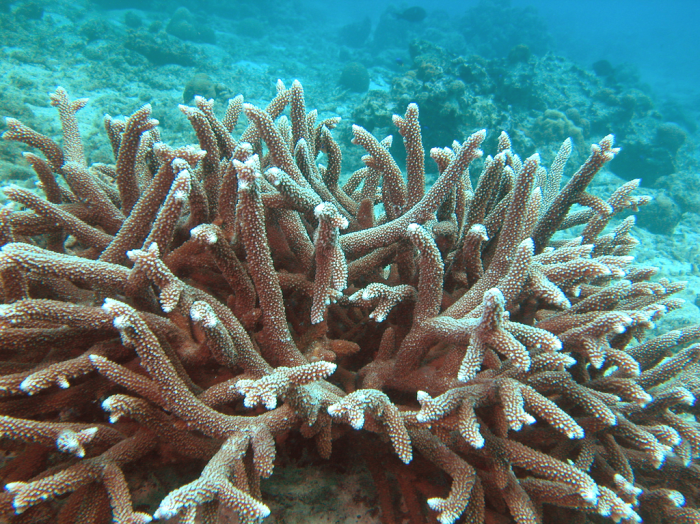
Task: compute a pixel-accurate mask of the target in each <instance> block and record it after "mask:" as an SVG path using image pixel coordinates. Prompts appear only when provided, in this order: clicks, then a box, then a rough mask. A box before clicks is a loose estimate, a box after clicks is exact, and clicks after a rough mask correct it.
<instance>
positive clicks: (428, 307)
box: [0, 81, 700, 524]
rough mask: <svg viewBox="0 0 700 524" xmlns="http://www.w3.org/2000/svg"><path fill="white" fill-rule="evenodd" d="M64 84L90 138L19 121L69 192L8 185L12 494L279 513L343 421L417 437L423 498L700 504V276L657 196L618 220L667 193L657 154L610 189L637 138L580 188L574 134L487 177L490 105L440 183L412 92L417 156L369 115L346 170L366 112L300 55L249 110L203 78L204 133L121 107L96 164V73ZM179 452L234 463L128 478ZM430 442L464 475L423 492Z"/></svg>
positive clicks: (531, 507)
mask: <svg viewBox="0 0 700 524" xmlns="http://www.w3.org/2000/svg"><path fill="white" fill-rule="evenodd" d="M52 102H53V104H54V105H55V106H57V107H58V110H59V116H60V118H61V123H62V126H63V147H60V146H59V145H58V144H57V143H56V142H54V141H53V140H52V139H51V138H49V137H46V136H44V135H41V134H40V133H39V132H37V131H34V130H32V129H30V128H28V127H26V126H25V125H23V124H22V123H21V122H19V121H17V120H13V119H8V121H7V123H8V130H7V131H6V132H5V135H4V138H5V139H8V140H15V141H19V142H23V143H24V144H26V145H28V146H31V147H33V148H36V149H38V150H39V151H40V152H41V153H43V158H42V157H41V156H39V155H35V154H33V153H27V154H26V156H25V157H26V158H27V160H28V161H29V162H30V164H31V165H32V167H33V168H34V170H35V171H36V174H37V177H38V178H39V180H40V187H41V189H42V190H43V192H44V194H45V198H40V197H38V196H37V195H36V194H35V193H33V192H30V191H27V190H23V189H20V188H16V187H9V188H6V189H5V193H6V195H7V197H8V198H9V199H10V200H12V201H14V202H16V203H17V204H20V205H21V206H22V208H21V209H20V208H19V207H17V208H11V207H6V208H4V209H2V211H0V234H1V236H0V242H1V243H2V248H1V250H0V278H1V280H2V302H3V305H2V306H0V352H1V353H2V355H1V356H2V367H1V369H2V375H1V376H0V432H1V435H2V442H3V444H4V447H6V448H7V449H8V450H10V451H11V453H12V459H11V460H9V461H8V462H7V463H6V465H5V466H4V467H3V468H2V469H0V477H1V478H2V479H3V482H4V484H5V491H4V492H3V493H2V494H1V495H0V514H1V515H2V517H3V518H4V519H6V520H8V521H9V522H18V523H19V522H61V523H67V522H86V523H87V522H104V521H107V520H109V519H110V518H113V520H114V521H115V522H117V523H120V524H126V523H129V524H132V523H143V522H148V521H150V520H151V519H168V518H173V517H176V516H178V518H179V519H180V521H181V522H190V523H193V522H195V519H196V521H197V522H217V519H218V514H219V511H220V509H221V508H222V507H228V508H231V509H233V510H234V511H235V512H236V513H237V514H238V518H239V520H240V522H244V523H254V522H259V521H261V520H263V519H264V518H265V517H267V516H268V515H269V514H270V509H269V508H268V507H267V506H266V504H265V500H263V498H262V496H261V489H260V486H261V479H263V478H267V477H269V476H270V475H272V474H273V470H274V467H275V457H276V454H277V452H278V451H279V448H280V447H284V446H285V441H286V439H285V438H284V437H285V436H286V435H288V434H290V433H299V434H300V435H302V436H303V437H304V438H308V439H314V441H315V446H316V448H317V450H318V454H319V455H320V456H321V457H324V458H326V459H329V460H333V459H334V457H333V443H334V441H338V439H344V440H346V441H350V442H351V443H353V444H354V447H353V448H352V449H353V450H354V451H356V452H357V455H358V458H357V460H358V461H361V460H363V458H362V457H364V460H367V457H370V455H371V454H372V453H374V454H376V453H384V452H386V454H388V455H395V456H397V457H398V458H399V459H400V463H398V462H397V464H398V465H395V466H391V467H392V468H405V471H406V472H407V473H406V476H404V475H398V474H397V475H396V480H397V485H398V489H399V490H400V492H401V495H402V496H403V499H404V502H405V507H406V508H407V510H406V511H407V512H408V515H403V516H402V518H404V517H405V518H408V519H409V520H410V522H412V523H418V522H428V521H432V520H434V519H435V518H437V520H438V521H439V522H441V523H443V524H446V523H453V522H457V521H459V522H473V523H479V522H493V521H495V519H497V518H499V516H500V518H509V519H511V520H512V521H515V522H518V523H558V522H570V521H571V522H587V521H588V519H589V518H590V519H594V520H595V521H596V522H597V521H598V520H597V519H598V518H600V517H594V516H595V515H598V516H602V517H607V518H610V519H612V520H614V521H616V522H619V521H621V522H639V521H640V520H641V519H642V518H643V519H644V521H645V522H650V523H657V522H676V521H677V522H700V512H699V511H698V509H697V508H698V501H699V500H700V498H699V497H700V493H699V492H698V486H699V485H700V469H699V468H698V463H697V458H698V456H699V455H700V425H699V424H698V422H697V416H698V407H697V405H696V403H695V399H696V397H697V396H698V394H700V378H699V371H700V345H692V342H693V341H694V340H695V339H697V338H699V337H700V327H698V326H689V327H687V328H684V329H682V330H677V331H672V332H669V333H665V334H663V335H661V336H658V337H652V336H650V335H649V334H648V333H647V332H648V331H649V330H650V329H651V328H652V327H653V324H654V322H655V321H656V320H657V319H659V318H660V317H661V316H663V315H664V314H665V313H666V312H668V311H671V310H673V309H676V308H678V307H679V306H680V303H681V301H679V300H677V299H675V298H674V297H673V296H672V295H673V294H674V293H676V292H677V291H679V290H681V289H682V288H683V284H682V283H672V282H668V281H666V280H664V279H659V280H656V281H655V280H652V278H653V277H654V275H655V273H656V272H657V270H656V268H652V267H643V266H638V265H635V264H634V260H633V257H632V256H631V255H630V253H631V252H632V251H633V249H634V247H635V245H636V241H635V239H634V238H633V237H632V236H631V234H630V231H631V228H632V226H633V224H634V220H633V219H632V218H626V219H624V220H622V221H617V222H616V225H615V226H614V227H612V229H610V231H609V232H607V233H605V232H604V230H605V228H606V227H607V226H608V224H609V223H610V220H611V219H612V217H613V216H614V215H616V214H617V213H620V212H622V211H624V210H626V209H628V208H633V209H634V208H636V207H637V206H638V205H641V204H644V203H645V202H646V199H645V198H644V197H635V196H633V195H632V191H633V190H634V189H635V188H636V187H637V186H638V181H634V182H632V183H628V184H625V185H624V186H622V187H621V188H620V189H619V190H618V191H616V192H615V193H613V194H612V195H611V196H610V197H609V199H608V200H607V201H604V200H602V199H601V198H598V197H596V196H593V195H591V194H589V193H587V192H586V187H587V186H588V184H589V183H590V181H591V180H592V178H593V177H594V176H595V174H596V173H597V172H598V171H599V170H600V169H601V168H602V167H603V165H604V164H605V163H606V162H608V161H610V160H611V159H612V158H613V157H614V155H615V154H616V153H617V151H618V150H617V149H616V148H615V147H613V138H612V136H607V137H605V138H603V140H601V142H600V143H599V144H596V145H593V146H592V148H591V154H590V156H589V158H588V159H587V160H586V162H585V163H584V164H583V165H582V166H581V167H580V168H579V169H578V170H577V171H576V172H575V173H574V174H573V175H572V176H571V178H570V179H569V180H568V182H567V183H566V184H565V185H564V186H563V187H560V186H561V179H562V174H563V172H564V169H565V165H566V162H567V159H568V157H569V155H570V152H571V142H570V140H566V141H565V142H564V144H563V145H562V148H561V149H560V151H559V153H558V154H557V156H556V158H555V160H554V162H553V164H552V166H551V167H550V169H549V170H547V169H546V168H545V167H544V166H543V165H542V163H541V161H540V159H539V157H538V156H537V155H533V156H532V157H530V158H527V159H525V160H522V159H521V158H520V157H518V156H517V154H516V153H515V152H514V151H512V149H511V145H510V140H509V138H508V136H507V135H506V134H505V133H502V134H501V135H500V137H499V140H498V150H497V151H496V152H495V155H494V156H488V157H486V158H485V160H484V162H483V168H482V170H481V173H480V175H479V177H478V183H477V185H476V187H472V183H471V180H470V171H469V166H470V164H471V163H472V162H473V161H474V160H475V159H477V158H479V157H480V156H481V155H482V152H481V150H480V145H481V143H482V141H483V140H484V138H485V136H486V133H485V131H478V132H476V133H474V134H473V135H471V136H470V137H468V138H467V139H466V140H465V141H464V142H462V143H459V142H454V143H453V144H452V145H451V146H450V147H446V148H442V149H438V148H436V149H433V150H432V151H430V156H431V158H432V159H433V160H434V161H435V163H436V164H437V168H438V171H439V176H438V178H437V181H436V182H435V183H434V184H433V185H432V186H431V187H430V188H429V189H427V188H426V187H425V165H424V154H425V153H424V150H423V146H422V142H421V136H420V123H419V112H418V107H417V106H416V105H415V104H410V105H409V106H408V108H407V110H406V113H405V115H404V116H395V117H394V123H395V125H396V126H397V127H398V130H399V133H400V135H401V136H402V138H403V141H404V145H405V147H406V152H407V159H406V174H405V177H404V174H403V173H402V171H401V169H400V167H399V166H398V164H397V163H396V161H395V160H394V158H393V157H392V156H391V154H390V152H389V145H390V144H391V138H388V139H385V140H382V141H379V140H377V139H376V138H375V137H373V136H372V135H371V134H370V133H369V132H367V131H366V130H365V129H363V128H361V127H359V126H354V127H353V133H354V142H355V143H356V144H358V145H360V146H362V147H363V148H364V149H365V150H366V152H367V154H366V155H365V156H364V157H363V160H364V163H365V167H364V168H362V169H360V170H358V171H356V172H355V173H353V174H352V175H351V176H349V177H348V178H347V181H346V182H345V183H344V184H343V183H341V182H340V181H341V179H342V177H341V176H340V174H341V173H340V172H341V150H340V148H339V146H338V144H337V143H336V142H335V140H334V138H333V136H332V133H331V131H332V130H333V128H334V127H335V126H336V124H337V123H338V121H337V119H327V120H322V121H319V120H318V117H317V114H316V112H315V111H311V112H307V109H306V105H305V100H304V93H303V89H302V86H301V84H299V83H298V82H296V81H295V82H294V83H293V85H292V86H291V88H286V87H285V86H284V85H282V83H281V82H279V83H278V89H277V95H276V97H275V98H274V99H273V101H272V102H271V103H270V104H269V105H268V107H267V108H265V109H262V108H258V107H256V106H253V105H250V104H244V103H243V98H242V97H240V96H239V97H237V98H235V99H233V100H231V102H230V103H229V106H228V108H227V109H226V114H225V115H224V117H223V118H222V119H221V120H219V119H218V118H217V117H216V116H215V114H214V111H213V103H212V102H211V101H207V100H204V99H201V98H197V99H196V101H195V103H196V106H197V107H185V106H183V107H182V108H181V109H182V111H183V113H184V114H185V115H186V116H187V118H188V119H189V120H190V122H191V124H192V126H193V128H194V130H195V133H196V136H197V141H198V143H197V144H196V145H193V146H188V147H181V148H178V149H173V148H170V147H168V146H167V145H165V144H163V143H162V142H160V140H159V135H158V128H157V124H158V123H157V121H155V120H153V119H152V118H151V117H150V107H149V106H144V107H142V108H140V109H139V110H137V111H136V112H135V113H134V114H133V115H132V116H131V117H129V118H128V119H127V120H126V121H121V120H118V119H113V118H111V117H106V118H105V128H106V130H107V134H108V137H109V140H110V143H111V146H112V149H113V151H114V157H115V163H114V164H113V165H104V164H95V165H87V162H86V160H85V154H84V152H83V147H82V144H81V139H80V133H79V130H78V124H77V119H76V113H77V111H78V110H79V109H80V108H81V107H83V106H84V105H85V103H86V101H85V100H78V101H75V102H71V101H70V100H69V99H68V96H67V94H66V93H65V91H64V90H62V89H61V88H59V89H58V90H57V91H56V93H55V94H54V95H52ZM287 107H288V108H289V116H285V115H282V113H283V112H284V111H285V109H286V108H287ZM241 112H243V113H245V115H246V117H247V118H248V121H249V122H250V124H249V125H248V127H247V128H246V129H245V131H244V132H243V133H242V134H241V135H240V136H239V137H238V139H236V138H234V135H233V131H234V129H235V128H236V124H237V121H238V118H239V115H240V114H241ZM322 157H324V162H325V165H322V164H321V163H320V160H321V158H322ZM574 205H578V208H574V207H573V206H574ZM375 209H381V211H379V212H377V211H375ZM577 226H579V230H580V231H581V233H580V234H579V235H578V236H573V235H568V236H567V234H566V232H567V230H569V229H571V228H573V227H577ZM555 233H556V235H555ZM277 437H279V438H277ZM385 443H387V444H386V445H385ZM370 448H371V449H370ZM165 457H167V460H168V461H170V462H174V463H176V464H192V463H194V464H197V463H201V462H204V463H205V464H206V465H205V466H204V467H203V468H202V469H201V474H200V475H199V477H198V478H197V479H195V480H193V481H192V482H189V483H186V484H184V485H181V486H179V487H177V488H176V489H174V490H172V491H171V492H170V493H169V494H167V496H165V498H163V500H162V501H161V502H160V505H159V506H158V507H157V508H155V507H154V508H151V509H150V510H149V511H150V512H149V513H146V512H144V511H135V510H134V507H133V504H132V493H131V492H130V486H129V477H130V476H131V475H133V472H134V469H135V468H137V467H138V464H139V463H144V464H147V465H148V466H147V467H155V466H153V465H154V464H157V462H158V460H159V458H160V459H162V460H165ZM370 458H371V457H370ZM368 467H369V468H370V469H371V470H372V471H373V477H374V479H375V482H376V484H377V489H378V491H379V500H380V504H381V519H382V522H384V523H391V522H395V521H396V514H395V512H396V511H397V509H396V508H395V507H394V506H393V504H392V497H391V496H390V494H388V493H387V489H390V487H388V484H387V482H386V480H387V479H386V477H385V476H384V475H385V474H384V473H382V472H378V471H376V468H374V469H373V467H372V465H371V461H370V462H368ZM411 468H420V469H421V471H425V470H429V471H431V475H432V477H433V478H440V477H441V476H443V477H445V478H449V479H451V480H450V483H449V488H448V487H447V486H448V485H447V484H446V485H445V487H441V486H440V485H436V486H433V487H431V488H430V489H429V491H430V492H431V493H434V494H435V495H434V496H428V497H423V503H422V504H421V503H419V502H418V499H419V497H420V496H422V495H419V494H418V491H417V485H418V482H411V481H410V479H411V478H415V477H412V476H411V475H413V473H412V471H414V470H412V469H411ZM402 471H403V470H402ZM438 484H440V483H438ZM420 493H421V494H422V493H423V491H421V492H420ZM425 499H427V500H425Z"/></svg>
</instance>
